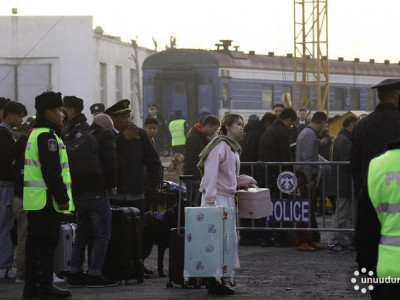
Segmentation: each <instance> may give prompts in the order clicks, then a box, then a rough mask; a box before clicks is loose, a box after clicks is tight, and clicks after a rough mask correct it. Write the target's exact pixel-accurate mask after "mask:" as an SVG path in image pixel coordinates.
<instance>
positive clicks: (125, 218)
mask: <svg viewBox="0 0 400 300" xmlns="http://www.w3.org/2000/svg"><path fill="white" fill-rule="evenodd" d="M111 213H112V221H111V225H112V230H111V239H110V243H109V244H108V249H107V254H106V258H105V260H104V264H103V274H104V276H106V277H107V278H109V279H113V280H117V281H120V282H121V284H126V283H127V282H128V281H129V280H131V279H136V280H137V282H138V283H142V282H143V275H144V264H143V224H142V221H141V218H140V211H139V209H137V208H135V207H112V208H111Z"/></svg>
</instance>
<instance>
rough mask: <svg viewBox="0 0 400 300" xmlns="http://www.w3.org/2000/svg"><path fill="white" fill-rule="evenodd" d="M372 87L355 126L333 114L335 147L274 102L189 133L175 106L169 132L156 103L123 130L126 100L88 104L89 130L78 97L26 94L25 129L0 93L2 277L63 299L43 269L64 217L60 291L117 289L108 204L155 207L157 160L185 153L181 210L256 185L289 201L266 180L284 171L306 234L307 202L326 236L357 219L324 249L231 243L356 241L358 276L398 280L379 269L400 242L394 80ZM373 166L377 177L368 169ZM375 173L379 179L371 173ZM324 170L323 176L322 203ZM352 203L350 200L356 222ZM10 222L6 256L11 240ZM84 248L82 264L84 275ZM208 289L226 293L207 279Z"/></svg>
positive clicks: (245, 237) (49, 267)
mask: <svg viewBox="0 0 400 300" xmlns="http://www.w3.org/2000/svg"><path fill="white" fill-rule="evenodd" d="M373 88H377V89H378V97H379V100H380V103H379V104H378V105H377V107H376V109H375V111H374V112H373V113H371V114H370V115H368V116H366V117H364V118H363V119H361V120H358V119H356V118H354V117H347V118H345V119H344V121H343V124H342V125H343V126H342V129H341V130H340V131H339V132H338V134H337V136H336V137H335V138H334V139H333V137H331V136H330V135H329V133H328V126H327V124H328V117H327V115H326V114H325V113H324V112H316V113H314V114H313V116H312V118H311V119H310V120H308V119H307V112H306V111H305V110H304V109H301V110H299V111H298V112H296V111H294V110H293V109H292V108H290V107H284V105H282V104H275V105H274V107H273V109H272V112H267V113H265V114H264V115H263V116H262V118H261V119H260V117H259V116H257V115H251V116H250V117H249V119H248V123H247V124H246V125H245V124H244V120H243V118H242V117H241V116H240V115H237V114H233V113H226V114H225V115H224V116H223V117H222V119H221V121H220V120H219V119H218V118H217V117H216V116H214V115H212V114H210V113H206V112H205V113H201V114H200V115H199V117H198V122H196V123H195V124H193V126H191V127H189V126H188V124H187V122H186V121H185V119H184V117H183V114H182V112H181V111H176V112H175V114H174V117H173V119H172V121H171V122H170V123H169V125H167V123H166V122H165V120H164V119H163V118H162V117H161V116H160V115H159V114H158V112H157V106H156V105H155V104H151V105H149V107H148V108H149V115H148V116H147V117H146V119H145V121H144V126H143V129H142V128H139V127H138V126H136V125H135V124H134V122H133V120H132V117H131V110H130V102H129V100H126V99H125V100H121V101H119V102H117V103H116V104H114V105H113V106H111V107H108V108H107V109H105V107H104V105H103V104H101V103H97V104H94V105H92V106H91V107H90V111H91V113H92V117H93V122H92V124H90V125H89V124H88V123H87V118H86V116H85V115H84V114H83V113H82V112H83V109H84V101H83V100H82V99H80V98H78V97H76V96H64V97H62V95H61V93H56V92H44V93H42V94H40V95H38V96H37V97H36V98H35V109H36V114H35V116H34V117H31V118H29V119H28V120H27V122H23V118H25V117H26V116H27V110H26V108H25V106H24V105H23V104H22V103H20V102H17V101H10V99H5V98H0V121H1V123H0V144H1V145H2V146H1V147H0V200H1V201H0V277H2V278H7V277H8V278H13V277H16V281H17V282H23V283H24V290H23V297H24V298H25V299H32V298H36V297H37V296H39V297H41V298H50V297H57V298H66V297H69V296H71V293H70V291H69V290H66V289H61V288H59V287H57V286H56V285H54V282H53V281H54V274H53V261H54V250H55V247H56V246H57V243H58V239H59V234H60V222H61V216H62V214H61V213H63V212H70V211H75V214H76V220H77V229H76V239H75V244H74V247H73V251H72V259H71V269H70V274H69V276H68V281H69V285H70V286H72V287H74V286H75V287H77V286H86V287H104V286H115V285H117V282H116V281H115V280H111V279H108V278H105V277H104V276H103V274H102V266H103V262H104V259H105V255H106V252H107V247H108V243H109V241H110V237H111V207H110V202H112V203H113V204H115V205H122V206H124V205H127V204H129V206H134V207H137V208H139V209H140V211H141V212H146V211H149V210H152V209H154V207H156V205H155V201H156V199H155V196H154V195H156V194H157V192H158V189H159V187H160V184H161V183H162V180H163V169H162V165H161V162H160V158H159V155H164V154H165V153H167V154H175V153H181V154H183V157H184V161H183V173H184V174H185V175H193V181H191V182H186V186H187V188H188V189H189V190H190V193H189V194H190V195H192V199H190V200H191V205H193V206H214V205H222V206H226V207H233V208H235V192H236V190H237V188H238V187H244V188H249V187H251V186H254V185H258V186H259V187H268V188H269V189H270V193H271V197H272V198H275V199H277V198H280V197H290V196H288V195H284V196H282V193H281V192H280V190H279V189H278V187H277V184H276V182H277V177H278V176H279V174H280V172H282V171H292V172H293V173H294V174H295V176H296V178H297V184H298V186H297V187H298V193H299V196H300V198H303V199H309V200H310V207H309V217H310V225H311V227H313V228H317V227H318V225H317V221H316V209H317V205H316V203H317V198H318V197H320V198H321V199H322V201H325V199H324V198H323V197H324V196H329V199H330V200H331V202H332V206H333V209H334V212H335V217H334V218H333V219H334V220H335V222H336V226H337V228H342V229H348V228H351V225H352V224H353V225H354V224H357V226H356V239H355V241H354V237H353V236H352V235H350V234H349V233H346V232H336V233H335V234H334V235H333V237H332V240H331V241H330V243H329V244H328V246H327V247H323V246H322V245H321V244H319V243H318V242H319V240H320V235H319V233H318V231H317V230H315V231H314V232H313V233H311V232H308V231H296V232H295V233H294V234H291V233H290V230H289V231H288V232H282V231H276V232H269V231H268V232H264V233H262V234H261V235H258V234H257V235H256V234H254V233H253V232H246V231H243V232H242V233H241V241H240V243H241V244H242V245H261V246H276V247H281V246H294V247H296V250H298V251H316V250H322V249H326V250H328V251H329V252H335V253H342V252H346V251H349V250H351V249H354V248H353V246H356V249H357V261H358V264H359V266H360V268H362V267H365V268H367V269H368V270H372V271H373V272H374V274H376V272H378V274H377V275H378V276H379V275H380V274H385V275H387V274H389V275H392V274H397V272H398V270H399V269H400V268H398V265H396V266H397V267H395V268H393V266H390V263H391V259H390V258H391V257H393V253H397V254H398V239H399V236H400V234H399V231H398V230H397V231H395V232H394V233H393V229H392V228H393V226H397V225H398V222H396V220H395V219H393V218H398V217H397V215H398V203H399V202H398V200H397V198H396V197H397V196H396V194H395V193H396V191H397V189H398V188H397V187H396V186H394V185H392V186H391V184H392V182H394V183H395V184H397V185H398V183H399V182H400V180H399V176H398V174H399V172H400V171H398V169H396V168H397V165H398V159H397V158H396V156H393V155H395V154H396V153H397V152H398V147H399V146H398V142H397V141H396V139H399V138H400V114H399V111H398V106H399V103H398V99H399V95H400V79H388V80H386V81H383V82H381V83H380V84H378V85H376V86H374V87H373ZM386 145H388V147H387V148H385V147H386ZM77 149H80V150H79V151H80V152H78V150H77ZM82 149H83V150H82ZM385 151H386V152H385ZM393 151H396V152H393ZM383 153H384V154H383ZM380 154H383V155H381V156H379V157H378V158H376V159H373V158H374V157H376V156H378V155H380ZM85 155H86V156H85ZM371 159H373V160H372V162H373V163H371V166H370V168H368V166H369V163H370V161H371ZM378 159H379V160H378ZM241 161H242V162H260V161H262V162H299V163H304V164H297V165H296V166H294V167H293V166H290V165H283V166H280V167H279V166H269V167H268V169H267V171H266V170H265V168H264V167H265V166H262V167H259V166H255V168H250V167H249V166H244V167H242V168H240V162H241ZM321 161H333V162H335V161H338V162H343V161H351V166H350V165H346V164H344V165H340V166H338V167H333V168H328V169H327V170H326V172H321V167H320V166H318V164H307V163H309V162H321ZM380 163H383V164H384V166H385V167H384V170H385V171H386V173H382V171H381V170H380V167H379V166H380ZM324 168H325V167H324ZM324 171H325V169H324ZM379 172H381V173H382V174H383V175H382V176H381V177H378V176H377V175H376V174H378V173H379ZM324 173H328V175H329V176H330V177H329V178H330V179H329V188H328V189H327V191H325V192H326V193H325V194H324V195H322V194H321V181H322V180H321V174H323V175H325V176H326V174H324ZM388 174H389V175H388ZM352 178H353V179H354V186H353V185H352ZM382 178H384V179H382ZM380 180H383V181H382V182H383V183H379V181H380ZM376 183H379V184H378V185H376ZM384 183H386V185H384ZM354 197H355V198H356V199H358V201H356V202H355V203H357V204H358V207H357V212H356V213H355V209H354V207H352V204H353V202H352V199H353V198H354ZM387 198H388V199H389V200H387ZM387 214H393V215H392V217H393V218H387ZM356 221H357V222H356ZM243 222H246V220H243ZM265 222H266V221H265V220H257V221H256V226H265V225H266V223H265ZM14 224H16V245H17V246H16V251H14V250H15V249H14V248H15V247H14V243H13V241H12V234H11V232H12V229H13V226H14ZM242 225H243V224H242ZM244 225H246V224H244ZM247 225H248V224H247ZM276 225H277V224H275V223H272V222H270V223H269V224H268V226H276ZM284 226H287V227H292V226H293V224H291V223H288V224H284ZM296 227H297V228H305V227H308V223H305V222H298V223H297V224H296ZM14 242H15V241H14ZM238 244H239V238H238V237H237V236H236V235H235V236H234V245H235V247H234V249H235V256H234V266H235V268H238V267H239V266H240V264H239V258H238ZM87 247H88V248H89V249H90V260H89V261H88V269H87V270H84V269H83V265H84V261H85V250H86V248H87ZM396 247H397V248H396ZM378 249H379V251H378ZM14 253H16V257H15V262H14ZM14 265H15V266H16V270H15V269H14V268H13V266H14ZM38 274H40V276H38ZM398 277H400V275H399V276H398ZM208 291H209V293H211V294H225V295H230V294H233V293H234V291H233V290H232V289H231V288H229V287H227V286H224V285H217V284H216V283H215V282H211V283H210V285H209V289H208ZM398 291H399V290H398V286H396V285H380V286H379V288H377V289H375V290H374V291H373V292H371V296H372V297H373V298H374V297H375V298H376V299H379V297H382V295H393V293H397V292H398Z"/></svg>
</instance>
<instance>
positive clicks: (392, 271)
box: [368, 149, 400, 278]
mask: <svg viewBox="0 0 400 300" xmlns="http://www.w3.org/2000/svg"><path fill="white" fill-rule="evenodd" d="M368 194H369V197H370V199H371V202H372V205H373V206H374V208H375V211H376V213H377V215H378V219H379V222H380V223H381V239H380V241H379V246H378V263H377V266H376V273H377V276H378V278H388V276H390V277H392V278H400V149H394V150H388V151H386V152H385V153H384V154H382V155H380V156H378V157H376V158H374V159H372V160H371V162H370V164H369V169H368Z"/></svg>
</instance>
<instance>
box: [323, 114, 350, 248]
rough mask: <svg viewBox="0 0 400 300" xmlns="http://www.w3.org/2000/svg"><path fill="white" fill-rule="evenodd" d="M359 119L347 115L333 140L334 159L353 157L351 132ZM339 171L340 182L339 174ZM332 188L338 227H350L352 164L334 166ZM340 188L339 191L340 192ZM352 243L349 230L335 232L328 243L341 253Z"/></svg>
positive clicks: (347, 159)
mask: <svg viewBox="0 0 400 300" xmlns="http://www.w3.org/2000/svg"><path fill="white" fill-rule="evenodd" d="M356 122H357V119H356V118H354V117H347V118H346V119H344V121H343V129H341V130H340V131H339V133H338V135H337V137H336V138H335V141H334V142H333V150H332V161H350V158H351V134H352V132H353V128H354V125H355V124H356ZM338 173H339V182H337V175H338ZM331 175H332V176H331V182H330V189H331V193H330V196H331V197H335V198H336V201H335V202H336V211H335V216H334V220H335V221H336V227H337V228H350V223H351V220H352V211H353V209H352V193H353V187H352V184H351V166H349V165H339V166H333V168H332V174H331ZM338 190H339V193H338ZM350 244H351V240H350V235H349V233H347V232H334V234H333V237H332V240H331V242H330V243H329V244H328V248H327V250H328V251H329V252H335V253H341V252H346V251H348V250H349V249H348V248H346V247H347V246H349V245H350Z"/></svg>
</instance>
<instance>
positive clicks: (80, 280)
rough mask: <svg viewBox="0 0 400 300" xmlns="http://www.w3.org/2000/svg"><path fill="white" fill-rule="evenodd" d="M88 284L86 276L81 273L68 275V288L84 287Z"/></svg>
mask: <svg viewBox="0 0 400 300" xmlns="http://www.w3.org/2000/svg"><path fill="white" fill-rule="evenodd" d="M87 283H88V280H87V275H86V273H83V272H78V273H70V274H69V275H68V285H69V286H70V287H72V288H73V287H84V286H86V284H87Z"/></svg>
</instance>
